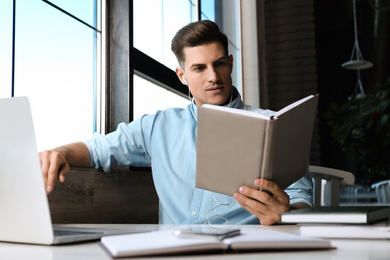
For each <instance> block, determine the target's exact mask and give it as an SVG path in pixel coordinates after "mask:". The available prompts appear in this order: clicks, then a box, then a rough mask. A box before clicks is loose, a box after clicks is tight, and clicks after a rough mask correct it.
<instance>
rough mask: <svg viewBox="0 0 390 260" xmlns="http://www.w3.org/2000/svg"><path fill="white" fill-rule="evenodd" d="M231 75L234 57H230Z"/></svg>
mask: <svg viewBox="0 0 390 260" xmlns="http://www.w3.org/2000/svg"><path fill="white" fill-rule="evenodd" d="M229 66H230V73H232V72H233V55H230V56H229Z"/></svg>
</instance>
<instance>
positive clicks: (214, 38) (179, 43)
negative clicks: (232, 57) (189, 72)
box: [171, 20, 229, 68]
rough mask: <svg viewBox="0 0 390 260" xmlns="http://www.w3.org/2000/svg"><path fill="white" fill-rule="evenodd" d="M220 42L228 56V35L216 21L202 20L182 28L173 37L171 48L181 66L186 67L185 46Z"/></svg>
mask: <svg viewBox="0 0 390 260" xmlns="http://www.w3.org/2000/svg"><path fill="white" fill-rule="evenodd" d="M213 42H220V43H221V44H222V46H223V48H224V49H225V54H226V56H228V53H229V52H228V39H227V36H226V35H225V34H224V33H222V32H221V31H220V30H219V27H218V25H217V24H216V23H214V22H212V21H209V20H201V21H197V22H193V23H190V24H188V25H186V26H184V27H183V28H181V29H180V30H179V31H178V32H177V33H176V34H175V37H173V39H172V44H171V50H172V51H173V53H174V54H175V55H176V58H177V60H178V62H179V65H180V67H182V68H184V61H185V57H184V52H183V50H184V48H185V47H196V46H199V45H205V44H210V43H213Z"/></svg>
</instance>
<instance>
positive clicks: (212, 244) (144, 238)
mask: <svg viewBox="0 0 390 260" xmlns="http://www.w3.org/2000/svg"><path fill="white" fill-rule="evenodd" d="M101 244H102V245H103V246H104V247H105V248H106V249H107V250H108V251H109V252H110V254H111V255H112V256H114V257H126V256H127V257H128V256H146V255H164V254H177V253H183V252H198V251H210V250H224V249H226V248H227V245H225V244H224V243H221V242H220V241H219V240H218V239H217V238H216V237H214V236H207V237H206V236H205V237H203V238H202V239H199V238H193V239H191V238H179V237H178V236H175V235H174V234H173V230H162V231H154V232H148V233H140V234H128V235H115V236H106V237H103V238H102V239H101Z"/></svg>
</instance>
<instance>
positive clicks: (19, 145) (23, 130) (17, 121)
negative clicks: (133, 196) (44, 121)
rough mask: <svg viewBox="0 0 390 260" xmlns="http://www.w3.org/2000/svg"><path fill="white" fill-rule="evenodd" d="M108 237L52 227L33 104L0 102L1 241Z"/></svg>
mask: <svg viewBox="0 0 390 260" xmlns="http://www.w3.org/2000/svg"><path fill="white" fill-rule="evenodd" d="M54 228H57V229H58V230H55V229H54ZM58 231H59V233H61V234H60V235H57V232H58ZM127 233H130V232H127ZM108 234H109V231H108V230H104V229H96V230H94V229H88V228H82V227H68V226H66V227H63V226H62V227H61V226H57V227H54V226H53V225H52V222H51V216H50V209H49V204H48V200H47V195H46V191H45V187H44V182H43V175H42V171H41V165H40V159H39V153H38V151H37V145H36V140H35V134H34V127H33V120H32V116H31V110H30V104H29V101H28V99H27V98H26V97H16V98H6V99H0V241H5V242H16V243H29V244H42V245H54V244H65V243H73V242H80V241H91V240H99V239H100V238H101V237H102V236H103V235H108Z"/></svg>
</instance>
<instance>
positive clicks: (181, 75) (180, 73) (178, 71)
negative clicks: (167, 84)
mask: <svg viewBox="0 0 390 260" xmlns="http://www.w3.org/2000/svg"><path fill="white" fill-rule="evenodd" d="M175 71H176V75H177V77H178V78H179V80H180V82H181V84H183V85H187V82H186V79H185V78H184V70H183V69H182V68H179V67H176V70H175Z"/></svg>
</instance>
